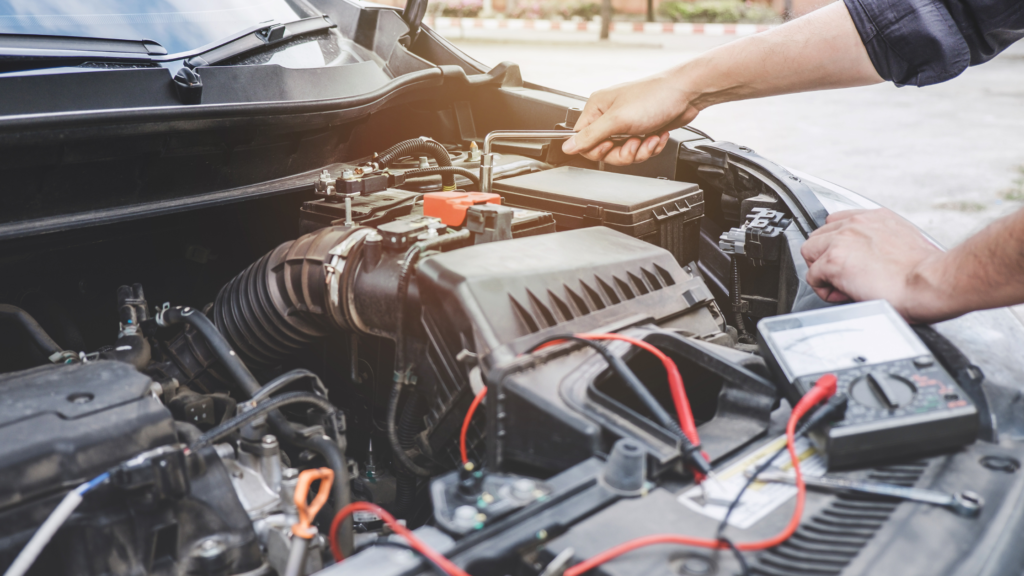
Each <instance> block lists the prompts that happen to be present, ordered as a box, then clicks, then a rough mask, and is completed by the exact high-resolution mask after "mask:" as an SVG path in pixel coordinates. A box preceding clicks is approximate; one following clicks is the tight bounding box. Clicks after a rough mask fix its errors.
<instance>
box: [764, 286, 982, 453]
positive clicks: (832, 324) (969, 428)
mask: <svg viewBox="0 0 1024 576" xmlns="http://www.w3.org/2000/svg"><path fill="white" fill-rule="evenodd" d="M757 333H758V343H759V345H760V347H761V350H762V352H763V353H764V356H765V359H766V360H768V361H769V364H770V365H771V366H772V369H773V370H774V371H775V372H776V375H777V376H779V377H780V378H781V379H782V381H783V382H784V384H785V393H786V396H787V397H788V399H789V401H790V402H791V403H793V404H794V405H795V404H796V402H797V400H799V399H800V397H801V396H803V395H804V394H805V393H806V392H807V391H808V390H809V389H810V388H811V387H812V386H814V383H815V382H816V381H817V380H818V378H819V377H821V376H822V375H824V374H828V373H832V374H835V375H836V377H837V379H838V392H837V393H845V394H846V395H847V396H849V404H848V406H847V409H846V415H845V417H844V419H843V420H842V421H840V422H837V423H835V424H833V425H831V426H829V427H828V428H827V429H826V430H823V431H821V432H819V433H817V434H812V439H813V440H814V442H815V444H817V445H818V447H819V448H820V449H822V450H823V451H824V452H825V453H826V455H827V459H828V467H829V468H830V469H834V468H842V467H850V466H855V465H858V464H864V463H867V462H870V461H879V460H888V459H893V458H900V457H912V456H915V455H917V454H926V453H932V452H937V451H941V450H944V449H948V448H954V447H957V446H962V445H965V444H970V443H971V442H973V441H974V439H975V437H976V436H977V433H978V412H977V409H976V408H975V407H974V404H973V403H972V402H971V400H970V398H968V397H967V395H966V394H964V392H963V390H961V389H960V387H959V386H958V385H957V383H956V381H955V380H954V379H953V378H952V377H951V376H950V375H949V373H948V372H946V370H945V369H944V368H943V367H942V366H941V365H940V364H939V363H938V362H937V361H936V360H935V357H934V356H932V354H931V352H930V351H929V350H928V348H927V347H926V346H925V345H924V343H923V342H921V339H920V338H918V337H917V334H915V333H914V331H913V330H912V329H911V328H910V326H908V325H907V323H906V322H905V321H904V320H903V318H901V317H900V315H899V314H897V313H896V311H895V310H894V309H893V308H892V306H890V305H889V303H888V302H885V301H883V300H876V301H872V302H862V303H859V304H847V305H843V306H834V307H831V308H824V309H820V310H812V311H810V312H798V313H795V314H787V315H784V316H774V317H771V318H765V319H763V320H761V321H760V322H758V324H757Z"/></svg>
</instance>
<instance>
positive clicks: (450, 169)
mask: <svg viewBox="0 0 1024 576" xmlns="http://www.w3.org/2000/svg"><path fill="white" fill-rule="evenodd" d="M438 175H440V176H441V179H442V182H441V183H442V184H443V185H444V186H454V185H455V175H458V176H462V177H463V178H467V179H468V180H469V181H470V182H472V183H473V185H474V186H476V187H477V188H479V187H480V176H479V175H477V174H476V173H474V172H473V171H472V170H468V169H466V168H460V167H458V166H437V167H431V168H417V169H415V170H408V171H406V173H405V174H404V176H405V177H406V178H419V177H421V176H438ZM446 177H450V178H451V183H450V184H446V183H445V182H444V179H445V178H446Z"/></svg>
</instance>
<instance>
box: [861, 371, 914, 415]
mask: <svg viewBox="0 0 1024 576" xmlns="http://www.w3.org/2000/svg"><path fill="white" fill-rule="evenodd" d="M916 393H917V388H915V387H914V384H913V383H911V382H910V381H909V380H907V379H906V378H903V377H902V376H899V375H896V374H891V373H888V372H882V371H876V370H872V371H871V372H868V373H867V374H866V375H864V376H861V377H860V378H858V379H856V380H854V382H853V384H851V385H850V397H851V398H853V400H854V401H856V402H857V403H858V404H861V405H863V406H867V407H868V408H874V409H876V410H895V409H897V408H899V407H900V406H906V405H907V404H909V403H910V401H911V400H913V399H914V394H916Z"/></svg>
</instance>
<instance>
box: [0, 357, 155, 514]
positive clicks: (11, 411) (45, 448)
mask: <svg viewBox="0 0 1024 576" xmlns="http://www.w3.org/2000/svg"><path fill="white" fill-rule="evenodd" d="M151 385H152V381H151V380H150V379H149V377H148V376H146V375H145V374H142V373H140V372H138V371H137V370H135V368H133V367H132V366H130V365H128V364H125V363H123V362H113V361H99V362H91V363H89V364H75V365H70V366H43V367H40V368H34V369H31V370H25V371H23V372H15V373H11V374H4V375H2V376H0V438H3V442H0V462H3V463H4V465H3V467H2V468H0V510H2V509H4V508H7V507H9V506H13V505H16V504H19V503H21V502H24V501H26V500H29V499H32V498H34V497H36V496H40V495H47V494H50V493H52V492H54V491H56V490H60V489H66V488H70V487H73V486H75V485H77V484H78V483H80V482H83V481H85V480H88V479H89V478H91V477H93V476H96V475H98V474H101V473H103V472H105V471H106V470H107V469H108V468H109V467H111V466H113V465H115V464H117V463H119V462H121V461H123V460H126V459H128V458H131V457H132V456H134V455H136V454H138V453H140V452H143V451H145V450H149V449H151V448H155V447H156V446H161V445H164V444H170V443H173V442H175V434H174V425H173V422H172V420H171V414H170V412H169V411H168V410H167V408H165V407H164V406H163V405H162V404H161V403H160V401H159V400H157V399H156V398H154V397H153V396H152V395H151V394H150V386H151Z"/></svg>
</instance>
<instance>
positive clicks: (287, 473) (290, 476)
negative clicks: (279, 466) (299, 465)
mask: <svg viewBox="0 0 1024 576" xmlns="http://www.w3.org/2000/svg"><path fill="white" fill-rule="evenodd" d="M281 477H282V478H284V479H285V480H294V479H296V478H298V477H299V471H298V469H296V468H285V469H284V472H283V473H282V474H281Z"/></svg>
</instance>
